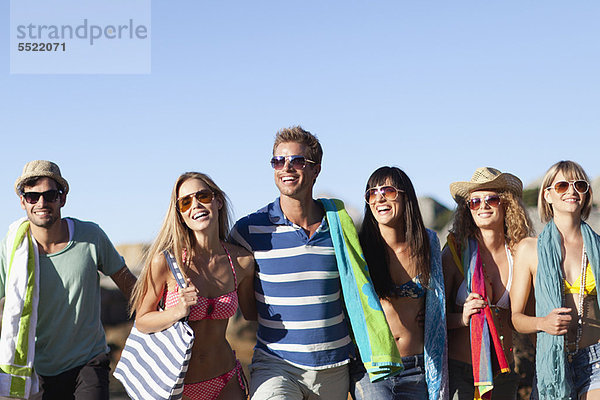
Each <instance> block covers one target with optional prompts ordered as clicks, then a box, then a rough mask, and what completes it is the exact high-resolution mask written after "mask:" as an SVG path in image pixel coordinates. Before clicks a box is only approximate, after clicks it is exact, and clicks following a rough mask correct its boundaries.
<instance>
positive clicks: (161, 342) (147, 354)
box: [113, 251, 194, 400]
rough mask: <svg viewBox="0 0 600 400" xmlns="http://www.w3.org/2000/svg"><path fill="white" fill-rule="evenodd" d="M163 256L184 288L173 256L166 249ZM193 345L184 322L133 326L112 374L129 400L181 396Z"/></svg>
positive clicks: (192, 334)
mask: <svg viewBox="0 0 600 400" xmlns="http://www.w3.org/2000/svg"><path fill="white" fill-rule="evenodd" d="M164 255H165V257H166V259H167V263H168V264H169V268H171V272H173V275H174V276H175V280H176V281H177V284H178V285H179V286H180V287H181V288H184V287H185V280H184V279H183V275H182V273H181V270H180V269H179V267H178V266H177V262H176V261H175V258H174V257H173V256H172V255H171V254H170V253H169V252H167V251H164ZM193 344H194V331H193V330H192V328H190V326H189V325H188V323H187V322H186V321H178V322H176V323H175V324H174V325H172V326H171V327H170V328H168V329H165V330H163V331H160V332H154V333H148V334H147V333H142V332H140V331H138V330H137V328H136V327H135V325H134V326H133V328H132V329H131V332H130V333H129V337H128V338H127V341H126V342H125V347H124V348H123V352H122V353H121V358H120V360H119V362H118V363H117V366H116V368H115V372H114V373H113V375H114V377H115V378H117V379H118V380H119V381H121V383H122V384H123V386H124V387H125V390H126V391H127V394H128V395H129V397H131V398H132V399H133V400H149V399H153V400H161V399H164V400H170V399H172V400H176V399H181V397H182V395H183V378H185V373H186V372H187V369H188V364H189V361H190V356H191V355H192V345H193Z"/></svg>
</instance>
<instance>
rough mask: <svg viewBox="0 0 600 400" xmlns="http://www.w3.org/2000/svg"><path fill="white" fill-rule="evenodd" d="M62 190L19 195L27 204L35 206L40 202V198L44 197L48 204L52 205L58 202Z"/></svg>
mask: <svg viewBox="0 0 600 400" xmlns="http://www.w3.org/2000/svg"><path fill="white" fill-rule="evenodd" d="M62 193H63V192H62V190H57V189H51V190H46V191H45V192H23V193H22V194H21V195H22V196H23V198H24V199H25V201H26V202H28V203H29V204H35V203H37V202H38V201H39V200H40V197H42V196H43V197H44V200H46V201H47V202H49V203H54V202H55V201H56V200H58V197H59V196H60V195H61V194H62Z"/></svg>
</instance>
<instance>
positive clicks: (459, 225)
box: [450, 189, 534, 251]
mask: <svg viewBox="0 0 600 400" xmlns="http://www.w3.org/2000/svg"><path fill="white" fill-rule="evenodd" d="M490 190H493V189H490ZM498 195H499V196H500V202H501V206H502V207H504V240H505V241H506V244H507V245H508V248H509V249H511V251H512V250H514V246H515V245H516V244H517V243H519V241H521V239H524V238H526V237H528V236H533V234H534V232H533V226H532V224H531V220H530V219H529V216H528V215H527V211H526V210H525V206H524V205H523V201H522V200H521V198H520V197H519V196H517V195H516V194H514V193H513V192H511V191H508V190H504V191H498ZM450 232H452V233H453V234H454V237H455V238H456V242H457V243H459V244H461V245H462V244H464V243H466V240H467V239H468V238H471V237H472V238H477V237H478V233H479V228H478V227H477V225H475V221H473V216H472V215H471V210H470V209H469V206H468V203H467V202H466V201H460V202H459V203H458V207H457V208H456V212H455V214H454V222H453V223H452V228H451V229H450Z"/></svg>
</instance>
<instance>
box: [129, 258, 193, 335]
mask: <svg viewBox="0 0 600 400" xmlns="http://www.w3.org/2000/svg"><path fill="white" fill-rule="evenodd" d="M149 275H150V277H149V278H150V279H149V284H148V290H147V291H146V293H144V295H143V298H142V302H141V304H140V306H139V307H138V308H137V310H136V318H135V324H136V327H137V329H138V330H139V331H140V332H143V333H151V332H159V331H162V330H164V329H167V328H169V327H170V326H171V325H173V324H174V323H175V322H177V321H179V320H180V319H182V318H184V317H186V316H188V315H189V313H190V307H191V306H193V305H195V304H196V303H198V293H197V290H196V287H195V286H194V285H192V283H191V281H190V280H189V279H188V286H187V287H186V288H185V289H181V288H179V302H178V303H177V305H176V306H175V307H172V308H168V309H166V310H164V311H158V303H159V301H160V299H161V298H162V296H163V291H164V289H165V287H166V284H167V280H168V278H169V277H170V275H171V270H170V269H169V266H168V265H167V260H166V259H165V257H164V256H163V255H162V254H158V255H156V256H155V257H154V258H153V259H152V261H151V263H150V271H149Z"/></svg>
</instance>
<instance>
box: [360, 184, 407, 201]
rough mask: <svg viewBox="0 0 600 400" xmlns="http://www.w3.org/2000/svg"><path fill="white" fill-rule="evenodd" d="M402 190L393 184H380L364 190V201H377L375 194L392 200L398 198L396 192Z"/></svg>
mask: <svg viewBox="0 0 600 400" xmlns="http://www.w3.org/2000/svg"><path fill="white" fill-rule="evenodd" d="M400 192H402V193H403V192H404V190H400V189H396V188H395V187H393V186H381V187H378V188H377V187H374V188H371V189H367V191H366V192H365V201H366V202H367V203H368V204H374V203H375V202H376V201H377V194H380V195H381V196H383V198H384V199H386V200H389V201H394V200H396V199H397V198H398V193H400Z"/></svg>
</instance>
